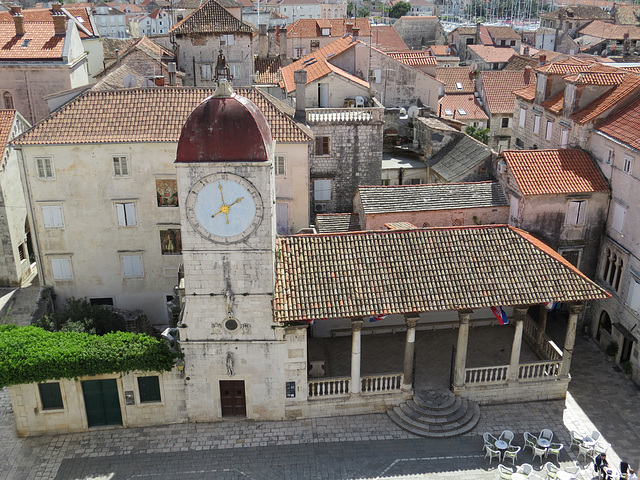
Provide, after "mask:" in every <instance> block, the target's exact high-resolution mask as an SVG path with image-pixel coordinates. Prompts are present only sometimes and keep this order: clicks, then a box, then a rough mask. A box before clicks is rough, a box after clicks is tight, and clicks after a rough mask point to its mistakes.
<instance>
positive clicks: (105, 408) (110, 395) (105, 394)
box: [82, 378, 122, 427]
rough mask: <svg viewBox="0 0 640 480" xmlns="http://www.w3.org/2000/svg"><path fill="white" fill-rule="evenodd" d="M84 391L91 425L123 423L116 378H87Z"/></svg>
mask: <svg viewBox="0 0 640 480" xmlns="http://www.w3.org/2000/svg"><path fill="white" fill-rule="evenodd" d="M82 393H83V395H84V405H85V408H86V410H87V421H88V423H89V426H90V427H97V426H101V425H122V414H121V412H120V399H119V398H118V384H117V382H116V380H115V379H114V378H111V379H108V380H86V381H84V382H82Z"/></svg>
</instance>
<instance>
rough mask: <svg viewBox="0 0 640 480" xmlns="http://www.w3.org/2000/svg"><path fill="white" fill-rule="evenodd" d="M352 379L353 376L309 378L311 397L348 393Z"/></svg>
mask: <svg viewBox="0 0 640 480" xmlns="http://www.w3.org/2000/svg"><path fill="white" fill-rule="evenodd" d="M350 381H351V377H333V378H322V379H314V380H309V381H308V384H309V399H312V398H318V397H325V398H326V397H336V396H340V395H348V394H349V382H350Z"/></svg>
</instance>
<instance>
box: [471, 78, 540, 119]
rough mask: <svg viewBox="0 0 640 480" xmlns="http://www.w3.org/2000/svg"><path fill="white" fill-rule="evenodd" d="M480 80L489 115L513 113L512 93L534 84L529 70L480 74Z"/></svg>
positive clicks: (534, 80) (513, 101) (513, 100)
mask: <svg viewBox="0 0 640 480" xmlns="http://www.w3.org/2000/svg"><path fill="white" fill-rule="evenodd" d="M480 78H481V80H482V86H483V88H484V92H485V97H486V99H487V107H488V108H489V112H491V114H496V113H513V109H514V108H515V99H516V96H515V95H514V93H513V91H514V90H518V89H521V88H524V87H526V86H527V85H532V84H535V82H536V76H535V75H534V73H533V71H532V70H531V69H528V70H498V71H486V72H480Z"/></svg>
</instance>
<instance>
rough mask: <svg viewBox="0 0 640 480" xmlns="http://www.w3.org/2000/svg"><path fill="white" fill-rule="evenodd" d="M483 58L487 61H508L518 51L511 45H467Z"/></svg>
mask: <svg viewBox="0 0 640 480" xmlns="http://www.w3.org/2000/svg"><path fill="white" fill-rule="evenodd" d="M467 48H468V49H470V50H472V51H473V52H474V53H475V54H476V55H478V56H479V57H480V58H481V59H482V60H484V61H485V62H487V63H507V62H508V61H509V59H510V58H511V57H513V56H514V55H515V54H516V51H515V50H514V49H513V48H511V47H492V46H489V45H467Z"/></svg>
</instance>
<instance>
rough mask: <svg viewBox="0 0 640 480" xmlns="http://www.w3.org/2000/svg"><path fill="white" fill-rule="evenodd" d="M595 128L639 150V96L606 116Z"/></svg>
mask: <svg viewBox="0 0 640 480" xmlns="http://www.w3.org/2000/svg"><path fill="white" fill-rule="evenodd" d="M597 130H599V131H601V132H602V133H604V134H606V135H609V136H610V137H613V138H615V139H616V140H619V141H621V142H622V143H624V144H626V145H629V146H630V147H631V148H635V149H636V150H640V135H639V133H640V97H638V98H636V99H635V100H633V101H632V102H631V103H629V104H627V105H626V106H625V107H624V109H622V110H620V111H619V112H618V113H616V114H615V115H612V116H611V117H609V118H607V119H606V120H605V121H604V122H602V123H601V124H600V126H599V127H598V128H597Z"/></svg>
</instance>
